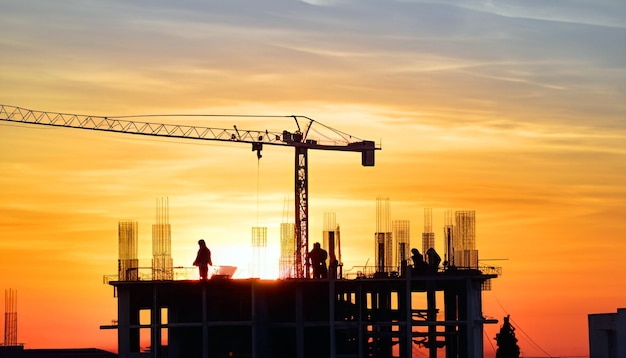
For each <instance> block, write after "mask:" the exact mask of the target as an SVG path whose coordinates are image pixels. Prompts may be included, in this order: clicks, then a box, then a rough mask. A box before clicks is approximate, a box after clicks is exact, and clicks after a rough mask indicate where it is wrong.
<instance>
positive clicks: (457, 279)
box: [102, 198, 498, 358]
mask: <svg viewBox="0 0 626 358" xmlns="http://www.w3.org/2000/svg"><path fill="white" fill-rule="evenodd" d="M388 205H389V204H388V199H382V200H381V199H380V198H379V199H378V200H377V212H378V213H379V215H380V221H381V225H378V226H377V228H378V229H377V235H375V238H376V243H377V246H376V249H377V253H378V254H379V257H378V258H377V262H376V265H375V266H370V267H362V268H361V270H359V271H358V272H356V274H351V276H350V277H344V276H343V272H342V271H341V270H329V275H328V278H326V279H310V278H292V277H287V278H281V279H278V280H263V279H259V278H248V279H232V277H231V276H232V271H231V272H230V273H228V272H226V271H224V270H222V271H220V270H219V268H214V270H213V276H212V277H211V279H209V280H195V279H194V280H189V279H182V280H175V279H164V278H159V277H160V276H155V275H154V274H152V275H149V274H141V272H140V271H141V269H142V268H141V267H137V264H136V263H137V258H136V254H137V250H136V247H137V242H136V241H137V239H136V238H137V232H136V230H137V229H136V228H137V225H136V223H132V222H130V223H129V222H122V223H120V226H119V227H120V231H119V236H120V241H119V242H120V264H119V268H120V272H119V273H118V275H117V280H113V281H111V282H110V284H111V285H112V286H113V287H114V292H115V295H116V297H117V300H118V319H117V322H116V323H115V324H113V325H106V326H102V328H103V329H117V330H118V354H119V357H122V358H133V357H168V358H169V357H172V358H174V357H181V358H194V357H197V358H209V357H211V358H213V357H296V358H309V357H337V358H340V357H341V358H348V357H354V358H361V357H413V356H414V354H417V353H416V352H417V351H420V352H421V353H422V355H424V354H426V355H428V356H429V357H431V358H435V357H444V356H445V357H447V358H453V357H454V358H457V357H482V356H483V334H484V333H483V325H484V324H486V323H496V321H495V320H487V319H485V318H484V316H483V314H482V290H483V289H485V288H486V287H488V286H489V283H490V280H491V279H492V278H495V277H497V274H498V272H497V269H496V268H479V267H478V266H477V265H476V266H474V263H473V262H471V263H470V262H468V263H470V264H471V265H472V266H457V265H451V264H450V262H449V261H448V260H446V261H445V262H444V264H443V265H441V266H439V265H438V264H437V265H436V266H435V270H434V271H429V272H422V271H418V270H416V269H415V268H414V267H412V266H416V265H415V264H414V263H413V262H411V260H410V259H407V258H406V252H405V251H406V247H405V246H408V245H409V238H408V235H405V231H408V223H407V222H406V221H398V222H396V225H395V226H396V227H395V229H394V230H395V232H396V236H397V237H396V241H398V242H396V243H393V242H391V241H392V240H389V239H388V237H391V234H389V235H387V223H386V222H385V221H386V220H388V219H389V215H388V212H389V209H388ZM428 215H430V213H429V214H428ZM326 216H327V217H326V222H327V223H328V224H329V225H325V228H324V233H323V236H324V235H325V236H324V238H326V236H328V238H329V239H330V241H329V242H325V245H327V246H326V247H327V248H328V251H329V258H333V257H335V258H337V257H338V255H337V252H336V248H337V245H335V244H334V236H335V235H334V234H333V235H330V234H329V233H328V232H329V231H330V232H332V231H333V230H331V229H329V228H338V226H337V225H336V222H335V216H334V213H330V214H327V215H326ZM455 218H456V221H455V222H454V223H453V224H450V225H446V227H447V228H448V229H449V230H448V232H451V233H452V232H453V233H454V237H452V235H450V237H448V238H447V239H448V240H449V241H450V245H449V247H448V249H449V250H447V252H446V255H447V256H448V258H451V260H450V261H451V262H454V260H453V257H454V252H455V250H456V251H457V252H459V253H463V255H465V256H468V255H467V254H466V252H467V251H466V250H473V249H474V246H473V245H474V233H473V230H474V223H475V217H474V212H456V213H455ZM428 225H429V226H430V223H428ZM326 226H328V227H326ZM337 231H338V229H337ZM379 233H383V234H384V235H383V237H384V238H385V240H378V238H379V235H378V234H379ZM400 233H401V234H400ZM284 234H285V233H284V232H281V235H283V236H284ZM429 236H434V234H433V235H429ZM467 238H469V241H470V242H469V243H468V242H467V241H468V239H467ZM283 239H284V238H283ZM287 241H289V240H287ZM388 241H389V242H388ZM153 244H154V242H153ZM159 244H160V243H159ZM399 244H404V246H403V245H399ZM253 245H254V241H253ZM387 245H391V246H392V247H403V248H404V249H403V250H401V251H402V252H397V253H396V257H402V258H404V259H403V260H401V261H400V262H401V264H400V266H391V267H390V266H388V265H387V263H388V262H389V256H388V254H387V253H388V252H390V253H393V251H394V250H393V249H390V248H389V247H388V246H387ZM122 246H123V247H122ZM162 249H163V250H164V251H165V252H169V248H168V247H164V248H162ZM133 255H134V256H133ZM470 256H472V258H474V256H475V257H476V260H477V253H476V254H475V255H470ZM339 257H340V255H339ZM459 261H460V260H459ZM416 267H417V266H416ZM146 269H149V268H146ZM152 269H154V268H152ZM138 271H139V272H138ZM175 276H176V275H170V276H167V277H175Z"/></svg>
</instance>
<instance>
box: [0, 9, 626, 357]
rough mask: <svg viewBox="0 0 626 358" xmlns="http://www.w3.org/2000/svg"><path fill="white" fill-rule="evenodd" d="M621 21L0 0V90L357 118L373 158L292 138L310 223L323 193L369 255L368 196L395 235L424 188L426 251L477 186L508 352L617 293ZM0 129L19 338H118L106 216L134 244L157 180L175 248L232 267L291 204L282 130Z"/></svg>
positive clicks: (100, 107)
mask: <svg viewBox="0 0 626 358" xmlns="http://www.w3.org/2000/svg"><path fill="white" fill-rule="evenodd" d="M624 43H626V2H624V1H623V0H550V1H522V0H502V1H487V0H485V1H467V0H446V1H436V0H432V1H419V0H416V1H412V0H404V1H389V0H387V1H384V0H310V1H295V0H266V1H256V0H243V1H242V0H231V1H187V0H185V1H164V0H155V1H149V2H148V1H121V0H107V1H104V0H73V1H70V0H67V1H48V0H39V1H33V0H19V1H18V0H0V104H5V105H13V106H19V107H24V108H29V109H36V110H44V111H51V112H65V113H78V114H89V115H98V116H115V115H140V114H170V113H177V114H178V113H187V114H191V113H194V114H254V115H278V116H283V115H284V116H288V115H303V116H308V117H310V118H313V119H315V120H316V121H318V122H320V123H323V124H325V125H328V126H330V127H333V128H336V129H339V130H341V131H344V132H346V133H349V134H352V135H355V136H357V137H360V138H364V139H369V140H374V141H376V143H377V144H379V145H381V146H382V150H381V151H378V152H377V153H376V154H377V157H376V166H375V167H362V166H361V158H360V155H359V154H358V153H340V152H321V151H319V152H310V153H309V180H310V182H309V194H310V203H309V205H310V206H309V210H310V213H309V214H310V216H311V221H310V236H311V238H310V240H311V241H321V232H322V224H323V217H324V213H325V212H334V213H336V218H337V222H338V223H339V225H340V226H341V239H342V252H343V255H344V257H343V261H344V267H345V268H346V269H348V268H351V267H352V266H360V265H364V264H365V262H366V261H368V260H369V262H370V263H371V262H372V261H373V260H374V250H373V248H374V242H373V233H374V231H375V230H376V226H375V214H376V197H378V196H381V197H388V198H389V199H390V207H391V218H392V219H393V220H399V219H407V220H410V222H411V242H412V244H413V245H412V246H416V247H421V232H422V230H423V225H424V220H423V218H424V215H423V213H424V208H432V210H433V227H434V231H435V233H436V235H437V237H436V240H437V241H436V248H437V249H438V251H440V252H443V235H442V233H443V229H442V225H443V218H444V213H445V211H446V210H475V211H476V221H477V247H478V249H479V251H480V258H481V259H504V260H498V261H484V263H485V264H489V265H496V266H501V267H502V270H503V274H502V276H500V277H499V278H498V279H496V280H494V282H493V287H492V290H491V291H485V292H484V293H483V302H484V305H483V313H484V315H485V316H486V317H493V318H497V319H499V320H500V322H502V318H503V317H504V316H505V315H507V314H510V315H511V318H512V323H513V325H514V326H516V327H517V328H518V329H517V331H516V334H517V337H518V339H519V344H520V347H521V350H522V354H523V355H525V356H547V355H550V356H561V357H564V356H585V355H588V354H589V352H588V333H587V315H588V314H590V313H606V312H616V311H617V308H623V307H626V289H625V287H626V225H625V224H624V221H625V220H626V185H625V182H626V119H625V118H626V117H625V114H626V46H624ZM184 120H185V119H180V118H169V119H167V120H166V119H163V121H166V122H168V123H169V122H172V121H174V123H183V122H182V121H184ZM187 120H188V119H187ZM193 124H197V125H203V126H215V127H226V128H232V126H233V125H237V126H238V128H243V129H260V130H264V129H269V130H276V131H282V130H283V129H286V130H290V131H293V130H295V129H296V128H295V123H294V122H293V120H289V119H284V120H277V119H271V120H269V119H267V120H266V119H263V118H195V119H194V122H193ZM269 126H271V128H268V127H269ZM313 135H314V133H313V134H312V136H313ZM0 138H1V140H0V170H1V172H2V175H1V176H0V197H1V198H2V200H0V290H4V289H9V288H11V289H15V290H17V296H18V321H19V323H18V329H19V331H18V341H19V342H21V343H24V344H25V346H26V348H55V347H98V348H104V349H114V348H115V347H116V345H117V341H116V332H115V331H101V330H100V329H99V326H100V325H103V324H110V323H111V320H113V319H115V318H116V315H117V312H116V304H117V303H116V299H115V298H114V297H113V288H112V287H111V286H109V285H106V284H103V275H108V274H115V273H116V269H117V255H118V251H117V250H118V247H117V224H118V221H120V220H136V221H138V222H139V238H140V243H139V245H140V246H139V256H140V260H141V261H142V262H147V263H149V260H150V255H151V247H150V245H151V225H152V224H154V223H155V221H156V220H155V212H156V201H157V199H158V198H161V197H167V198H168V200H169V210H170V223H171V225H172V250H173V258H174V265H176V266H191V263H192V262H193V259H194V257H195V251H196V250H197V245H196V242H197V240H198V239H205V240H206V241H207V244H208V246H209V247H210V248H211V249H212V251H213V255H214V262H215V263H216V264H217V265H235V266H239V267H240V271H239V274H240V275H242V274H245V271H246V270H247V267H246V265H247V264H248V262H249V261H250V249H249V247H250V240H251V239H250V238H251V234H250V232H251V227H253V226H266V227H268V236H269V237H268V246H269V248H268V260H273V258H274V253H275V251H276V247H277V245H278V235H279V224H280V222H281V221H284V219H285V217H288V218H289V219H290V220H291V221H292V220H293V219H292V217H293V208H292V206H293V191H294V188H293V171H294V168H293V162H294V159H293V156H294V154H293V149H291V148H288V147H266V148H265V149H264V151H263V158H262V159H261V160H260V161H259V160H257V158H256V155H255V153H254V152H252V151H251V150H250V147H249V146H248V145H244V144H229V143H222V142H203V141H190V140H180V139H166V138H156V137H136V136H131V135H125V134H113V133H104V132H94V131H86V130H77V129H67V128H50V127H43V126H34V125H25V124H15V123H9V122H2V121H0ZM285 202H290V204H289V206H288V207H287V208H288V210H285ZM499 327H500V324H497V325H490V326H487V327H486V335H485V336H486V340H485V352H486V355H487V356H489V355H492V354H493V349H492V346H491V344H493V346H494V347H495V341H493V339H492V338H493V337H495V334H496V332H497V331H498V329H499ZM489 341H490V342H491V343H489Z"/></svg>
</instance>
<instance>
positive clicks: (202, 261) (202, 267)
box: [193, 240, 213, 280]
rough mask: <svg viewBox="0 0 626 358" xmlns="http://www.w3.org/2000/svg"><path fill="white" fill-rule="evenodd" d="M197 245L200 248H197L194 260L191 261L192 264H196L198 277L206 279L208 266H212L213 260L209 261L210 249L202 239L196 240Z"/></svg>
mask: <svg viewBox="0 0 626 358" xmlns="http://www.w3.org/2000/svg"><path fill="white" fill-rule="evenodd" d="M198 245H199V246H200V248H199V249H198V254H197V255H196V260H195V261H194V262H193V265H194V266H198V271H200V279H201V280H206V279H207V277H208V275H209V266H208V265H211V266H213V261H211V250H209V248H208V247H207V246H206V243H205V242H204V240H200V241H198Z"/></svg>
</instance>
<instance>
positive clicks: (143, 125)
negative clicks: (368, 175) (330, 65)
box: [0, 105, 381, 278]
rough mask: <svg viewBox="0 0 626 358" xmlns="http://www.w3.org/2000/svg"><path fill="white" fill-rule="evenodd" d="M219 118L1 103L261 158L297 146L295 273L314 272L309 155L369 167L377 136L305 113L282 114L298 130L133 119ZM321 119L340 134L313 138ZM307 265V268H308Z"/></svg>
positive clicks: (34, 115) (14, 114)
mask: <svg viewBox="0 0 626 358" xmlns="http://www.w3.org/2000/svg"><path fill="white" fill-rule="evenodd" d="M185 116H191V117H216V116H219V115H199V114H193V115H141V116H91V115H79V114H69V113H59V112H46V111H36V110H30V109H25V108H21V107H15V106H9V105H0V120H1V121H8V122H19V123H27V124H36V125H46V126H55V127H64V128H76V129H88V130H95V131H105V132H116V133H124V134H135V135H146V136H161V137H170V138H182V139H195V140H211V141H224V142H234V143H248V144H251V145H252V150H253V151H256V152H257V157H258V158H261V150H262V149H263V145H264V144H266V145H276V146H290V147H294V148H295V170H294V179H295V185H294V186H295V213H296V220H295V222H296V230H295V231H296V232H295V236H296V237H295V239H296V248H295V249H296V250H295V251H296V254H295V256H296V260H295V262H296V264H295V266H296V267H295V270H294V271H295V275H296V277H298V278H302V277H307V278H308V277H309V272H308V271H309V270H308V260H306V253H307V252H308V197H309V195H308V155H307V152H308V150H309V149H312V150H333V151H344V152H360V153H361V164H362V165H363V166H374V164H375V160H374V157H375V156H374V154H375V151H376V150H380V149H381V148H380V146H377V145H376V144H375V142H374V141H369V140H362V139H359V138H357V137H354V136H352V135H349V134H347V133H344V132H341V131H338V130H336V129H333V128H331V127H328V126H325V125H323V124H321V123H319V122H315V121H313V120H312V119H310V118H308V117H303V116H293V115H291V116H280V117H282V118H293V119H294V121H295V124H296V126H297V129H295V130H293V131H288V130H283V131H268V130H242V129H238V128H237V126H236V125H233V128H232V129H230V128H212V127H202V126H192V125H181V124H166V123H154V122H140V121H134V120H130V119H131V118H146V117H185ZM223 117H233V118H236V117H241V118H243V117H259V118H267V117H279V116H263V115H259V116H251V115H240V116H238V115H225V116H223ZM298 119H304V120H307V121H308V123H307V127H306V128H305V129H304V131H302V129H301V128H300V124H299V122H298ZM314 123H317V124H318V125H319V126H320V127H323V129H325V130H328V131H329V132H330V133H331V134H332V135H334V136H335V137H336V138H329V137H328V136H325V138H326V141H325V142H322V141H319V140H314V139H311V138H308V134H309V133H310V130H311V127H312V125H313V124H314ZM305 268H306V270H305Z"/></svg>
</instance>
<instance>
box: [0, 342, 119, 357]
mask: <svg viewBox="0 0 626 358" xmlns="http://www.w3.org/2000/svg"><path fill="white" fill-rule="evenodd" d="M116 357H117V354H115V353H111V352H107V351H103V350H101V349H96V348H72V349H24V346H22V345H17V346H0V358H116Z"/></svg>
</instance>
